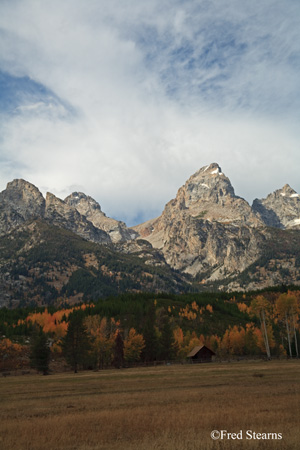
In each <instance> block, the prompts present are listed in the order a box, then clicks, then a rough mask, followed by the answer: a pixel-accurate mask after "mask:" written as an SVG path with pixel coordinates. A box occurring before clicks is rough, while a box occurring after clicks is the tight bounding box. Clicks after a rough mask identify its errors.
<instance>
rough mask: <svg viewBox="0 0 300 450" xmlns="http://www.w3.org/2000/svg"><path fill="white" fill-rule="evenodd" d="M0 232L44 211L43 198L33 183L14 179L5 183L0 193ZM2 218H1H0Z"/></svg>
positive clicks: (38, 215)
mask: <svg viewBox="0 0 300 450" xmlns="http://www.w3.org/2000/svg"><path fill="white" fill-rule="evenodd" d="M0 210H1V212H3V213H4V215H3V214H1V219H0V222H1V225H0V233H2V232H7V231H9V230H10V229H11V228H14V227H15V226H18V225H20V224H22V223H23V222H24V221H26V220H30V219H33V218H36V217H40V216H41V215H43V214H44V211H45V199H44V197H43V195H42V194H41V192H40V191H39V190H38V188H37V187H35V186H34V185H33V184H31V183H28V181H25V180H22V179H16V180H13V181H11V182H10V183H8V184H7V187H6V189H5V190H4V191H2V192H1V193H0ZM2 219H3V220H2Z"/></svg>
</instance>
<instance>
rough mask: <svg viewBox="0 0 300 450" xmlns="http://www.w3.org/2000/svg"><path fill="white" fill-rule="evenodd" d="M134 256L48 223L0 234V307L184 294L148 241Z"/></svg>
mask: <svg viewBox="0 0 300 450" xmlns="http://www.w3.org/2000/svg"><path fill="white" fill-rule="evenodd" d="M138 245H139V242H138V243H137V244H136V251H135V252H134V253H132V254H125V253H120V252H117V251H116V250H115V249H114V247H113V246H104V245H98V244H95V243H93V242H88V241H86V240H84V239H82V238H80V236H78V235H77V234H75V233H72V232H70V231H69V230H65V229H62V228H59V227H56V226H53V225H49V224H48V223H47V222H45V221H41V220H35V221H31V222H27V223H25V224H24V225H22V227H19V228H18V229H14V230H13V231H11V232H10V233H9V234H7V235H5V236H1V237H0V305H1V306H4V305H9V304H10V305H12V306H13V305H20V304H21V305H22V304H28V303H30V302H32V301H33V302H36V303H37V304H51V303H53V302H55V301H57V300H58V299H60V301H67V302H74V301H75V302H76V301H77V302H78V301H80V300H82V299H83V300H89V299H93V300H96V299H99V298H104V297H106V296H108V295H116V294H118V293H120V292H126V291H135V292H139V291H151V292H156V291H170V292H178V293H179V292H182V291H186V290H187V289H188V287H189V286H188V283H187V282H186V281H185V280H184V277H182V276H181V275H180V274H178V273H176V272H174V271H173V270H172V269H171V268H170V267H169V266H168V265H167V264H166V263H165V261H164V259H163V258H162V257H161V255H160V254H158V253H157V252H156V251H155V250H153V249H152V247H151V246H148V251H146V250H145V247H146V246H145V245H143V242H140V246H139V247H138Z"/></svg>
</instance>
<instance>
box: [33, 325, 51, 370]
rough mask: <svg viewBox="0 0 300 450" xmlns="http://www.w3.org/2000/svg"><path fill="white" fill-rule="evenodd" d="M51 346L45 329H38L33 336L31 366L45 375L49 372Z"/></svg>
mask: <svg viewBox="0 0 300 450" xmlns="http://www.w3.org/2000/svg"><path fill="white" fill-rule="evenodd" d="M49 362H50V347H49V344H48V338H47V336H46V334H45V333H44V332H43V330H42V329H41V328H40V329H37V330H36V331H35V332H34V334H33V336H32V338H31V348H30V366H31V367H32V368H34V369H36V370H37V371H38V372H42V373H43V374H44V375H48V373H49Z"/></svg>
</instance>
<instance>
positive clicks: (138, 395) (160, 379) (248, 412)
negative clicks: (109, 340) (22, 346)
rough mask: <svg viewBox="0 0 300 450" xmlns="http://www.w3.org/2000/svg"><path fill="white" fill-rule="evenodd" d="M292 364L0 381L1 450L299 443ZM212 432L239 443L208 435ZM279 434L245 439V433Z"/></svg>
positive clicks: (175, 449)
mask: <svg viewBox="0 0 300 450" xmlns="http://www.w3.org/2000/svg"><path fill="white" fill-rule="evenodd" d="M299 380H300V361H270V362H263V361H256V362H236V363H230V364H229V363H227V364H225V363H223V364H221V363H212V364H202V365H193V366H191V365H174V366H164V367H151V368H138V369H122V370H109V371H102V372H82V373H79V374H77V375H75V374H71V373H68V374H56V375H50V376H46V377H45V376H42V375H24V376H18V377H7V378H4V377H3V378H1V379H0V402H1V408H0V448H1V449H3V450H61V449H63V450H75V449H76V450H96V449H107V450H119V449H122V450H123V449H124V450H150V449H161V450H196V449H197V450H198V449H248V448H249V449H255V448H260V449H277V448H278V449H298V448H300V427H299V421H300V383H299ZM213 430H227V431H228V432H240V430H242V433H243V439H242V440H238V439H236V440H233V439H227V438H224V439H222V440H220V439H219V440H213V439H212V438H211V436H210V433H211V432H212V431H213ZM247 430H251V431H252V432H255V433H282V436H283V438H282V439H281V440H274V439H273V440H272V439H269V440H262V439H253V438H252V439H246V431H247Z"/></svg>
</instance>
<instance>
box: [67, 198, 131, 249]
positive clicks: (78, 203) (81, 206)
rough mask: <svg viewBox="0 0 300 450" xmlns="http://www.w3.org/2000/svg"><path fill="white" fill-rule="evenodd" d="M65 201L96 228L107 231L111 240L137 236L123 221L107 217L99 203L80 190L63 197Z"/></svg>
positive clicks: (124, 240)
mask: <svg viewBox="0 0 300 450" xmlns="http://www.w3.org/2000/svg"><path fill="white" fill-rule="evenodd" d="M65 202H66V203H67V204H68V205H70V206H72V207H73V208H75V209H76V210H77V211H78V212H79V213H80V214H81V215H82V216H84V217H86V219H88V220H89V221H90V222H91V223H92V224H93V225H94V226H95V227H96V228H98V229H100V230H103V231H105V232H106V233H108V235H109V237H110V239H111V240H112V242H115V243H117V242H126V241H129V240H132V239H135V238H136V237H137V236H138V233H136V232H135V231H134V230H132V229H130V228H127V226H126V225H125V223H124V222H120V221H118V220H115V219H111V218H110V217H107V216H106V215H105V214H104V213H103V212H102V211H101V207H100V205H99V203H97V202H96V200H94V199H93V198H92V197H90V196H87V195H85V194H83V193H82V192H73V194H71V195H69V196H68V197H67V198H65Z"/></svg>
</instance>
